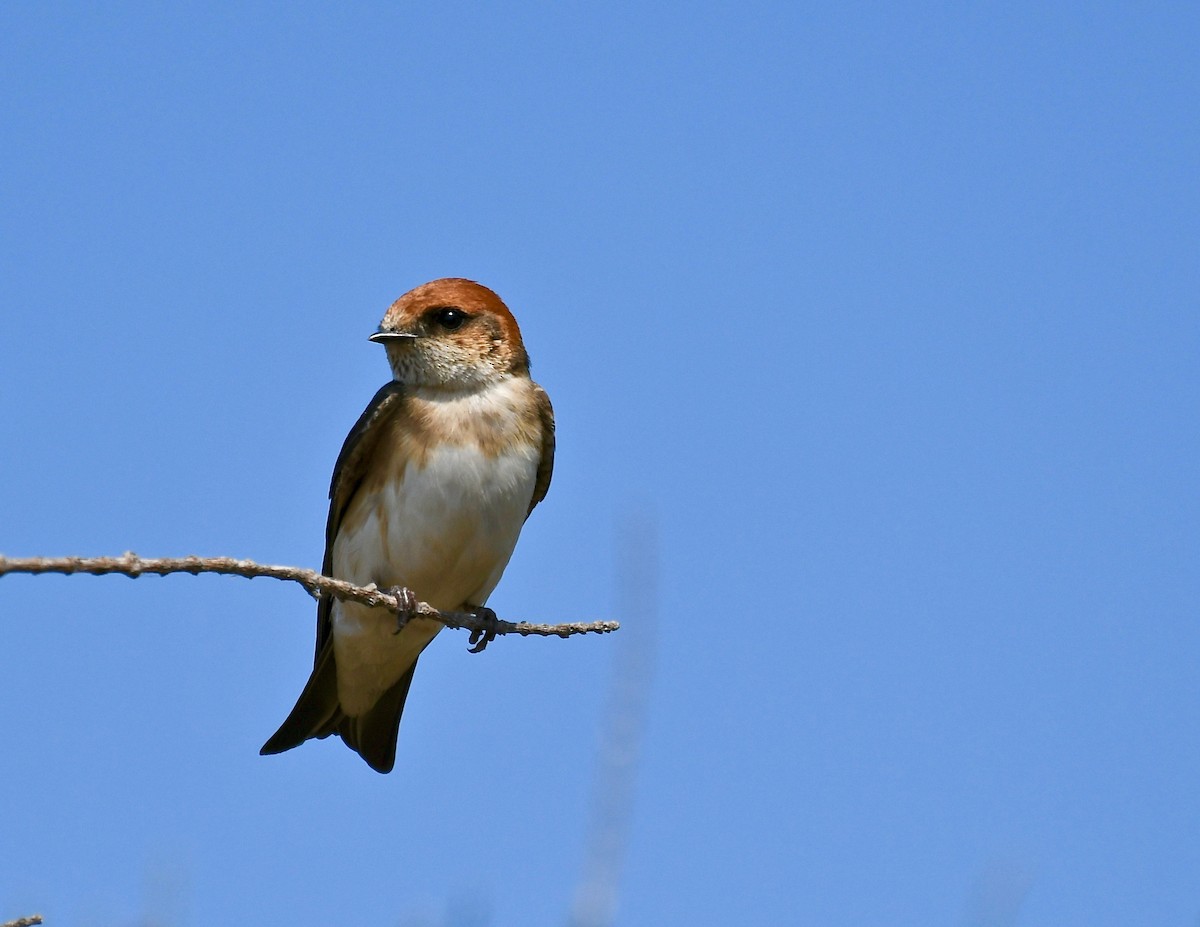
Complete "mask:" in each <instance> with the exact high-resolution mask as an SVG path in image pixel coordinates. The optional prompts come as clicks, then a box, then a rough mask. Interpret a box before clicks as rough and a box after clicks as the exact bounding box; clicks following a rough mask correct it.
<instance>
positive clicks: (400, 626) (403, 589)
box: [388, 586, 420, 634]
mask: <svg viewBox="0 0 1200 927" xmlns="http://www.w3.org/2000/svg"><path fill="white" fill-rule="evenodd" d="M388 592H389V593H390V594H392V595H394V596H395V597H396V600H397V601H398V602H399V603H400V608H399V609H398V610H397V612H396V630H395V631H393V632H392V633H393V634H399V633H400V632H401V631H403V630H404V626H405V625H406V624H408V623H409V622H410V621H412V620H413V619H414V618H416V617H417V606H418V605H419V604H420V603H419V602H418V601H417V594H416V593H415V592H413V591H412V590H411V589H409V588H408V587H407V586H393V587H392V588H391V589H389V590H388Z"/></svg>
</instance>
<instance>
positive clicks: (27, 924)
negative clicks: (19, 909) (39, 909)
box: [0, 914, 42, 927]
mask: <svg viewBox="0 0 1200 927" xmlns="http://www.w3.org/2000/svg"><path fill="white" fill-rule="evenodd" d="M41 922H42V915H40V914H30V915H29V917H18V918H17V919H16V920H15V921H5V922H4V923H3V924H0V927H34V925H35V924H40V923H41Z"/></svg>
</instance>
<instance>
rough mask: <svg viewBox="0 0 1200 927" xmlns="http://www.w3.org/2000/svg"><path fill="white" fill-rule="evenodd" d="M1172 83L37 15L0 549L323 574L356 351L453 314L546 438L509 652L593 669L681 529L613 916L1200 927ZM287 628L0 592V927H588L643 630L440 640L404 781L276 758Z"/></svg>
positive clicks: (991, 28) (324, 755)
mask: <svg viewBox="0 0 1200 927" xmlns="http://www.w3.org/2000/svg"><path fill="white" fill-rule="evenodd" d="M1198 42H1200V14H1198V13H1197V10H1196V8H1195V6H1194V5H1192V4H1182V3H1180V4H1165V3H1146V4H1138V5H1132V4H1128V5H1121V4H1086V5H1085V4H1078V5H1068V4H1056V3H1051V4H1037V5H1034V4H972V5H951V4H909V5H905V6H903V7H899V8H891V9H884V8H873V7H867V6H857V7H855V6H847V5H845V4H828V5H811V6H804V7H801V6H799V5H794V4H765V3H742V4H737V5H734V4H728V5H720V4H686V5H685V4H674V5H672V4H657V5H654V6H652V7H651V6H646V5H643V7H639V8H636V9H635V8H621V7H619V6H613V5H582V4H519V5H503V6H502V5H496V6H494V7H491V8H481V7H479V6H478V5H463V4H453V3H441V4H416V5H404V6H399V5H397V6H384V5H373V4H346V5H341V6H336V7H335V6H332V5H318V4H311V3H301V4H290V5H266V4H239V5H236V6H235V5H229V4H226V5H222V4H175V5H171V6H165V5H150V4H121V5H109V6H106V7H103V8H101V7H96V6H91V5H86V6H85V5H73V4H50V3H47V4H10V5H7V6H6V7H5V8H4V9H3V10H2V11H0V120H2V121H0V137H2V139H3V144H2V145H0V201H2V202H3V209H2V210H0V311H2V312H3V318H4V323H5V324H4V327H3V332H4V337H3V344H4V347H5V350H4V352H3V357H4V362H3V364H0V398H2V399H3V406H4V425H5V427H4V428H3V429H0V552H3V553H6V554H9V555H34V554H43V555H55V554H68V553H79V554H117V553H121V552H122V551H125V550H127V549H133V550H136V551H137V552H139V553H142V554H145V555H169V554H186V553H199V554H228V555H236V556H245V557H252V558H255V559H258V560H262V561H267V562H277V563H293V564H300V565H308V566H316V565H318V564H319V563H320V560H321V554H322V543H323V527H324V519H325V505H326V503H325V492H326V489H327V485H328V478H329V472H330V469H331V467H332V465H333V461H334V458H335V457H336V454H337V451H338V448H339V447H340V445H341V441H342V439H343V437H344V436H345V433H346V431H347V430H348V429H349V427H350V425H351V424H352V423H353V421H354V419H355V417H356V416H357V415H358V413H359V412H360V411H361V409H362V407H363V406H364V405H365V404H366V402H367V400H368V399H369V398H370V396H371V395H372V394H373V392H374V390H375V389H376V388H377V387H378V386H379V385H380V384H381V383H382V382H384V379H385V377H386V376H387V367H386V364H385V361H384V357H383V353H382V351H381V350H380V349H379V348H378V347H377V346H375V345H372V344H369V343H368V342H367V340H366V336H367V335H368V334H369V333H370V332H371V331H372V330H373V329H374V327H375V325H376V324H377V322H378V320H379V318H380V317H381V316H382V313H383V311H384V309H385V308H386V306H387V305H388V303H390V302H391V300H393V299H394V298H395V297H396V296H398V295H399V294H400V293H402V292H404V291H405V290H407V289H409V288H410V287H412V286H414V285H416V284H418V283H421V282H423V281H425V280H428V279H431V278H434V277H439V276H447V275H455V276H467V277H471V278H474V279H477V280H480V281H482V282H484V283H486V284H487V285H489V286H491V287H492V288H494V289H495V290H497V291H498V292H499V293H500V294H501V295H502V296H503V297H504V298H505V300H506V301H507V302H508V304H509V305H510V306H511V307H512V309H513V310H514V312H515V314H516V315H517V317H518V319H519V320H520V322H521V325H522V329H523V331H524V334H525V339H526V344H527V346H528V347H529V350H530V353H531V355H532V357H533V361H534V374H535V377H536V378H537V379H538V380H539V382H541V383H542V384H543V385H544V386H545V387H546V388H547V390H548V391H549V392H550V395H551V396H552V398H553V400H554V403H555V407H556V411H557V416H558V435H559V452H558V459H557V468H556V473H555V479H554V485H553V487H552V490H551V492H550V495H549V497H548V498H547V500H546V502H545V503H544V504H543V505H542V506H541V507H539V509H538V511H537V512H536V514H535V515H534V516H533V517H532V518H531V519H530V521H529V523H528V524H527V526H526V530H525V533H524V536H523V537H522V540H521V543H520V545H519V547H518V550H517V554H516V556H515V557H514V559H513V561H512V564H511V565H510V567H509V569H508V572H507V574H506V577H505V579H504V580H503V582H502V583H501V585H500V587H499V588H498V590H497V591H496V593H495V594H494V595H493V597H492V600H491V604H492V605H493V606H494V607H495V608H496V609H497V611H498V612H499V613H500V614H501V615H502V616H504V617H513V618H527V619H530V620H547V621H552V620H560V619H561V620H566V619H585V618H588V619H590V618H601V617H608V616H610V615H612V614H614V613H615V612H616V611H617V610H618V609H619V594H618V593H619V588H618V586H619V584H618V583H617V580H616V576H617V564H618V562H619V560H620V558H619V556H618V546H619V545H620V544H621V543H622V542H621V540H620V538H622V537H623V535H622V534H621V529H620V526H621V525H622V524H624V523H625V522H626V521H627V520H628V519H630V518H634V519H644V520H649V521H650V522H651V523H653V524H654V525H655V526H656V528H655V530H656V533H657V538H658V555H657V557H658V562H659V564H660V568H659V570H660V572H659V576H658V580H657V588H658V590H659V592H658V595H657V598H656V601H655V602H653V603H650V605H652V607H648V609H647V615H649V614H651V613H656V614H657V616H658V618H657V623H656V627H657V647H656V650H655V653H656V660H655V666H654V673H653V682H652V685H651V688H650V689H649V691H648V693H647V697H648V702H647V715H646V725H645V731H644V734H645V738H644V743H643V749H642V753H641V759H640V764H639V766H638V769H637V778H636V783H635V792H634V795H635V805H634V816H633V818H632V822H631V825H630V836H629V845H628V859H627V865H626V868H625V876H624V879H623V882H622V890H621V897H620V905H619V909H618V918H617V923H619V924H627V925H642V924H645V925H660V924H730V923H756V924H759V923H761V924H779V923H803V924H820V925H847V927H850V925H862V924H880V925H883V924H886V925H889V927H893V925H914V927H917V925H920V927H926V925H930V924H944V925H966V927H983V925H996V927H999V925H1001V924H1020V925H1022V927H1040V925H1047V927H1049V925H1055V927H1058V925H1063V924H1079V925H1088V927H1097V925H1109V924H1111V925H1125V924H1130V923H1143V924H1181V925H1182V924H1194V923H1196V919H1197V918H1198V917H1200V888H1198V886H1200V840H1198V839H1197V834H1198V833H1200V827H1198V825H1200V788H1198V787H1197V783H1200V728H1198V725H1197V722H1196V718H1197V715H1198V706H1200V673H1198V672H1197V665H1198V663H1200V623H1198V622H1197V603H1198V601H1200V567H1198V564H1200V499H1198V493H1197V487H1198V486H1200V473H1198V469H1200V468H1198V466H1197V460H1198V459H1200V458H1198V452H1200V446H1198V445H1200V441H1198V439H1197V428H1196V424H1197V420H1198V413H1200V312H1198V311H1197V310H1198V308H1200V306H1198V299H1197V294H1198V293H1200V261H1198V257H1200V254H1198V251H1200V248H1198V245H1200V218H1198V217H1200V129H1198V126H1200V118H1198V117H1200V103H1198V101H1200V86H1198V84H1200V80H1198V79H1197V70H1196V62H1195V49H1196V47H1197V44H1198ZM644 617H645V616H643V618H644ZM626 622H627V626H632V628H631V632H630V634H629V635H628V638H633V636H634V634H633V630H634V629H636V628H637V627H638V622H639V617H638V615H637V614H632V615H629V616H627V617H626ZM312 626H313V607H312V605H311V603H310V601H309V600H308V598H307V596H305V595H304V594H303V593H302V592H301V591H299V590H298V589H296V588H289V587H287V586H282V585H280V584H276V583H271V582H268V581H265V580H256V581H251V582H247V581H244V580H239V579H231V578H216V577H200V578H193V577H187V576H176V577H169V578H165V579H157V578H144V579H140V580H138V581H137V582H136V583H131V582H129V581H128V580H125V579H121V578H116V577H113V578H91V577H8V578H4V579H3V580H2V581H0V678H3V680H4V693H5V694H4V704H5V716H6V719H7V720H6V737H5V744H4V754H5V761H4V762H2V763H0V793H2V794H3V795H4V799H3V803H2V804H0V833H2V834H3V839H2V840H0V919H3V918H6V917H16V916H18V915H22V914H28V913H30V912H32V911H41V912H42V913H44V914H45V915H46V916H47V918H48V923H50V924H53V925H63V927H75V925H114V924H125V925H134V924H151V923H153V924H156V925H171V927H175V925H179V927H188V925H191V927H195V925H200V924H207V923H218V922H227V921H230V920H232V919H234V918H236V919H238V920H243V921H245V922H247V923H255V924H259V925H277V924H278V925H284V924H301V923H334V922H338V923H343V922H350V921H354V922H358V923H364V924H404V925H417V924H441V923H449V922H454V923H458V924H467V923H480V924H482V923H487V924H493V925H510V924H511V925H518V924H519V925H530V927H540V925H552V924H562V923H564V922H565V917H566V912H567V910H568V909H569V906H570V902H571V897H572V893H573V891H574V887H575V885H576V883H577V882H578V880H579V878H580V874H581V869H582V866H583V861H584V855H585V845H586V841H587V833H588V827H589V823H588V822H589V818H590V815H591V802H592V797H591V796H592V781H593V777H594V768H595V763H596V753H597V742H598V737H599V732H600V730H601V729H602V725H603V721H604V714H605V706H606V705H607V704H608V702H609V696H608V689H609V685H610V677H611V675H612V672H613V667H614V660H615V658H616V657H617V656H618V654H619V652H620V647H621V638H620V636H616V637H611V638H605V639H600V638H593V639H588V638H580V639H573V640H569V641H559V640H501V641H500V642H498V643H497V644H496V645H494V646H493V647H492V648H490V649H489V650H488V651H487V652H486V653H485V654H483V655H482V656H471V655H468V654H466V652H465V650H466V638H465V635H461V634H458V635H455V634H452V633H450V632H447V633H446V634H444V635H442V637H440V638H439V639H438V640H437V641H436V642H435V644H434V645H433V646H432V648H431V649H430V650H429V651H428V652H427V654H426V656H425V657H423V659H422V663H421V669H420V672H419V673H418V674H417V677H416V681H415V683H414V686H413V690H412V694H411V697H410V700H409V704H408V709H407V711H406V714H405V720H404V725H403V729H402V731H401V738H400V747H399V756H398V761H397V767H396V772H395V773H393V774H392V775H390V776H378V775H376V774H375V773H372V772H371V771H370V770H369V769H368V768H367V767H366V766H365V765H364V764H363V763H362V762H361V761H360V760H359V759H358V758H357V757H356V756H354V755H353V754H352V753H350V752H349V751H348V750H346V749H344V748H343V747H342V746H341V745H340V744H339V743H336V742H334V741H324V742H320V743H310V744H306V745H305V746H304V747H303V748H301V749H299V750H296V751H293V752H291V753H288V754H286V755H284V756H280V757H269V758H262V757H259V756H258V755H257V750H258V747H259V745H260V744H261V743H262V741H263V740H264V739H265V738H266V737H267V736H268V735H269V734H270V733H271V732H272V731H273V730H274V729H275V727H276V726H277V725H278V724H279V722H280V720H281V719H282V718H283V717H284V715H285V714H286V712H287V711H288V709H290V707H291V705H292V702H293V700H294V698H295V696H296V694H297V692H298V691H299V688H300V686H301V685H302V683H303V681H304V679H305V677H306V675H307V670H308V668H309V662H310V659H311V647H312ZM647 626H648V625H647V623H646V622H645V621H643V624H642V625H641V626H640V627H641V633H643V635H645V631H646V627H647ZM643 639H645V637H643ZM464 912H465V913H464Z"/></svg>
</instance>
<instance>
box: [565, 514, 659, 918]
mask: <svg viewBox="0 0 1200 927" xmlns="http://www.w3.org/2000/svg"><path fill="white" fill-rule="evenodd" d="M658 578H659V567H658V541H657V531H656V530H655V526H654V523H653V522H652V521H651V520H650V519H649V518H648V517H646V516H638V517H631V518H630V519H629V520H627V521H626V522H625V524H624V525H623V526H622V527H621V529H620V531H619V532H618V536H617V583H616V585H617V600H618V601H617V614H618V615H619V616H620V618H621V620H622V622H625V623H626V633H625V634H623V635H622V636H621V641H620V643H619V644H618V645H617V649H616V653H615V655H614V658H613V660H614V665H613V674H612V689H611V691H610V693H609V698H608V708H607V711H606V713H605V727H604V730H603V732H602V734H601V739H600V750H599V755H598V758H597V762H596V783H595V793H594V796H593V799H592V820H591V828H590V836H589V838H588V845H587V848H586V850H585V853H586V856H585V858H584V867H583V872H582V875H581V878H580V882H579V886H578V888H577V889H576V891H575V900H574V904H573V906H572V910H571V918H570V922H569V923H570V924H571V927H608V925H610V924H612V922H613V918H614V915H615V914H616V910H617V901H618V897H619V887H620V879H621V869H622V867H623V865H624V862H625V857H626V855H627V848H628V843H629V830H630V824H631V822H632V819H633V805H634V788H635V785H636V781H637V766H638V758H639V753H640V748H641V742H642V732H643V729H644V728H645V722H646V709H647V706H648V704H649V696H650V685H651V682H652V679H653V671H654V657H655V649H656V633H657V622H658V610H657V603H658Z"/></svg>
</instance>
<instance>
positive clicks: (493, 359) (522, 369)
mask: <svg viewBox="0 0 1200 927" xmlns="http://www.w3.org/2000/svg"><path fill="white" fill-rule="evenodd" d="M371 340H372V341H376V342H379V343H380V344H382V345H383V346H384V347H385V348H387V355H388V363H390V364H391V366H392V375H393V376H394V377H395V378H396V379H397V380H399V381H400V382H402V383H407V384H411V385H412V386H429V387H439V388H445V389H471V388H474V387H478V386H482V385H484V384H486V383H488V382H493V381H495V380H496V379H498V378H500V377H502V376H505V375H509V374H522V373H528V372H529V355H528V354H526V353H525V344H524V343H523V342H522V341H521V330H520V329H519V328H518V327H517V320H516V319H514V318H513V314H512V313H511V312H509V311H508V307H507V306H505V305H504V303H503V302H502V301H501V299H500V297H499V296H497V295H496V294H495V293H493V292H492V291H491V290H489V289H488V288H487V287H485V286H482V285H480V284H478V283H475V282H474V281H471V280H464V279H462V278H460V277H445V278H443V279H441V280H434V281H432V282H430V283H425V284H422V285H421V286H419V287H417V288H416V289H413V290H409V291H408V292H407V293H405V294H404V295H403V296H401V297H400V298H399V299H398V300H396V301H395V302H394V303H392V305H391V306H390V307H389V308H388V311H387V313H386V314H385V315H384V317H383V321H382V322H381V323H380V324H379V330H378V331H376V332H375V334H373V335H372V336H371Z"/></svg>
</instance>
